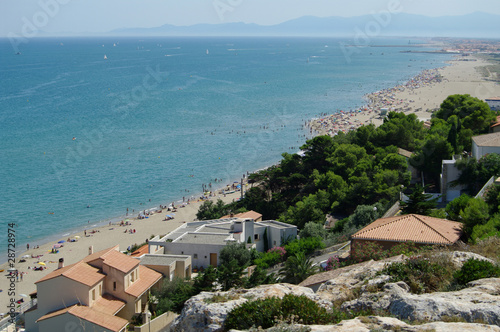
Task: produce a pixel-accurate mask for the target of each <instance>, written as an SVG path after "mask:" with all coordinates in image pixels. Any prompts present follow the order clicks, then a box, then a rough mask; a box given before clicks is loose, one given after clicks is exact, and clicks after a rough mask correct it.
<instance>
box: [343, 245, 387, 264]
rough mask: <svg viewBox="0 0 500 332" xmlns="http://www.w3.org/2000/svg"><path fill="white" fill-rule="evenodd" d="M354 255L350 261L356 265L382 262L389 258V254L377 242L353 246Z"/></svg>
mask: <svg viewBox="0 0 500 332" xmlns="http://www.w3.org/2000/svg"><path fill="white" fill-rule="evenodd" d="M352 249H353V250H352V255H351V257H350V259H351V260H352V261H354V262H356V263H361V262H365V261H369V260H371V259H373V260H376V261H377V260H381V259H384V258H386V257H387V252H386V251H385V250H383V249H382V246H381V245H380V244H378V243H375V242H369V241H367V242H364V243H361V242H358V243H355V244H354V245H353V248H352Z"/></svg>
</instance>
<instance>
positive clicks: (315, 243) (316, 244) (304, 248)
mask: <svg viewBox="0 0 500 332" xmlns="http://www.w3.org/2000/svg"><path fill="white" fill-rule="evenodd" d="M324 247H325V245H324V244H323V242H322V241H321V239H320V238H317V237H308V238H304V239H297V240H293V241H292V242H290V243H289V244H287V245H286V246H285V250H286V253H287V255H288V257H292V256H295V254H297V253H298V252H303V253H305V254H306V255H307V254H311V253H313V252H314V251H315V250H317V249H323V248H324Z"/></svg>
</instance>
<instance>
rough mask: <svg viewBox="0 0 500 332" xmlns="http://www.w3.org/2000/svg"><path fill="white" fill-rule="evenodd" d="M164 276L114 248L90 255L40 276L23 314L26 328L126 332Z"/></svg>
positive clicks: (35, 331)
mask: <svg viewBox="0 0 500 332" xmlns="http://www.w3.org/2000/svg"><path fill="white" fill-rule="evenodd" d="M161 279H162V275H161V274H160V273H158V272H156V271H153V270H152V269H149V268H147V267H145V266H142V265H140V261H139V260H137V259H134V258H131V257H129V256H127V255H125V254H123V253H121V252H120V251H119V248H118V246H115V247H112V248H109V249H105V250H102V251H99V252H96V253H92V252H90V254H89V255H88V256H87V257H85V258H84V259H83V260H81V261H79V262H77V263H75V264H71V265H68V266H64V261H60V263H59V267H58V269H57V270H55V271H53V272H51V273H49V274H48V275H46V276H45V277H43V278H41V279H40V280H38V281H37V282H36V283H35V284H36V287H37V298H38V303H37V305H36V306H35V307H33V308H31V309H30V310H28V311H27V312H26V313H25V322H26V330H27V331H29V332H38V331H39V332H49V331H50V332H52V331H63V330H64V331H66V330H68V331H69V330H76V329H77V328H81V329H83V330H84V331H100V332H101V331H126V328H127V326H128V322H129V320H130V319H131V318H132V316H134V315H135V314H138V313H142V312H143V311H144V308H145V305H146V303H147V296H148V292H149V290H150V289H151V288H152V287H155V286H156V287H159V285H160V280H161Z"/></svg>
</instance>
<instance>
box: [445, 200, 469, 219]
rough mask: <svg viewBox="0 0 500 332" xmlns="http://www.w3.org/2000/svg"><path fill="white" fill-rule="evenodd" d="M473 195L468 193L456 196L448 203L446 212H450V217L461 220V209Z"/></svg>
mask: <svg viewBox="0 0 500 332" xmlns="http://www.w3.org/2000/svg"><path fill="white" fill-rule="evenodd" d="M471 198H472V197H470V196H469V195H467V194H462V195H460V196H459V197H457V198H455V199H454V200H452V201H451V202H449V203H448V204H447V205H446V208H445V210H446V213H447V214H448V219H451V220H455V221H460V220H459V218H460V211H462V210H463V209H465V208H466V206H467V203H468V202H469V200H470V199H471Z"/></svg>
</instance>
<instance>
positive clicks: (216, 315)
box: [170, 284, 332, 332]
mask: <svg viewBox="0 0 500 332" xmlns="http://www.w3.org/2000/svg"><path fill="white" fill-rule="evenodd" d="M286 294H294V295H305V296H307V297H308V298H310V299H311V300H313V301H315V302H317V303H318V304H320V305H322V306H324V307H326V308H330V307H331V306H332V303H331V302H328V301H325V300H324V299H321V298H320V297H319V296H317V295H316V294H314V292H313V291H312V290H311V289H310V288H306V287H301V286H297V285H291V284H274V285H262V286H258V287H255V288H252V289H240V290H230V291H227V292H216V293H212V292H202V293H200V294H198V295H196V296H193V297H192V298H190V299H189V300H188V301H186V303H185V305H184V309H183V310H182V313H181V314H180V315H179V316H178V317H177V318H176V320H175V321H174V323H173V324H172V326H171V328H170V331H177V332H181V331H182V332H189V331H193V332H195V331H196V332H198V331H203V332H215V331H222V327H223V325H224V320H225V319H226V316H227V314H228V313H229V312H230V311H231V310H232V309H233V308H234V307H236V306H238V305H241V304H243V303H244V302H246V301H248V300H257V299H262V298H267V297H279V298H282V297H283V296H285V295H286ZM214 296H215V297H214Z"/></svg>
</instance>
